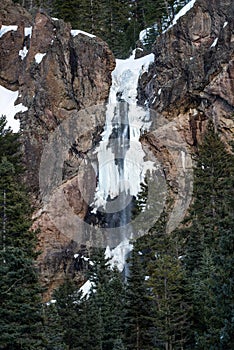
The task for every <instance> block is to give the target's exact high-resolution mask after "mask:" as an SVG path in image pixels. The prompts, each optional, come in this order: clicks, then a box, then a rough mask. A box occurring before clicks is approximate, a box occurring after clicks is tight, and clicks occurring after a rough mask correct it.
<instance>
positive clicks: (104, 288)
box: [89, 250, 124, 350]
mask: <svg viewBox="0 0 234 350" xmlns="http://www.w3.org/2000/svg"><path fill="white" fill-rule="evenodd" d="M91 259H92V262H93V266H92V268H91V271H90V275H89V280H90V281H91V282H92V284H93V287H92V290H91V295H90V297H89V299H90V300H92V301H93V302H94V304H95V308H96V317H99V322H100V325H102V329H101V334H102V349H103V350H109V349H112V348H113V346H114V343H115V342H116V341H117V339H122V338H123V312H124V286H123V281H122V278H121V275H120V273H119V271H118V270H117V269H116V268H114V269H113V270H112V269H111V267H110V264H109V259H106V258H105V256H104V253H103V252H102V251H101V250H100V251H98V252H95V254H94V255H93V257H92V258H91Z"/></svg>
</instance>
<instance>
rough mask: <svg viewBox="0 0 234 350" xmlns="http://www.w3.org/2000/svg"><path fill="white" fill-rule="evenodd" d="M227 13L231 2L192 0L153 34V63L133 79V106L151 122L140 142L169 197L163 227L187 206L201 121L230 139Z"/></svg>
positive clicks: (232, 95) (233, 63)
mask: <svg viewBox="0 0 234 350" xmlns="http://www.w3.org/2000/svg"><path fill="white" fill-rule="evenodd" d="M233 16H234V3H233V1H232V0H224V1H217V0H211V1H206V0H196V2H195V4H194V6H193V7H192V8H191V9H190V11H189V12H187V14H186V15H185V16H183V17H180V19H179V20H178V21H177V23H176V24H175V25H174V26H172V27H171V28H170V29H168V30H167V32H165V33H164V34H162V35H161V36H160V37H158V38H157V40H156V42H155V44H154V47H153V52H154V54H155V61H154V63H153V64H152V65H151V67H150V69H149V71H148V72H145V73H144V74H143V75H142V76H141V78H140V79H139V85H138V99H139V104H140V105H145V104H147V105H149V107H150V109H151V114H152V120H153V126H152V131H151V132H149V133H146V134H145V135H143V136H142V139H141V141H142V144H143V147H144V150H145V152H146V154H147V155H151V157H156V158H157V159H160V161H161V164H163V167H164V170H165V174H166V178H167V181H168V184H169V187H170V189H171V197H172V198H174V209H173V210H172V214H171V218H170V220H169V225H168V230H169V231H170V230H171V229H173V227H176V226H177V224H178V223H179V222H180V218H181V217H183V215H184V213H183V212H184V211H185V210H186V208H187V207H188V205H189V198H190V199H191V196H190V194H191V191H192V172H191V171H190V169H191V167H192V162H191V156H190V154H191V153H192V152H193V151H194V150H195V149H196V146H197V144H198V143H199V142H200V141H201V137H202V134H203V133H204V131H205V129H206V125H207V120H209V119H211V120H213V122H214V124H215V126H216V128H217V129H218V130H219V131H220V132H221V135H222V138H223V139H224V140H225V141H227V146H228V142H229V141H230V140H231V139H233V133H234V118H233V116H234V80H233V77H234V28H233V26H234V22H233ZM162 119H163V120H164V121H163V123H162V122H160V120H162ZM160 123H161V124H160ZM162 125H163V126H162ZM183 167H184V168H185V169H186V172H184V173H183ZM186 174H189V176H188V177H187V179H186ZM178 193H182V194H183V195H182V196H178Z"/></svg>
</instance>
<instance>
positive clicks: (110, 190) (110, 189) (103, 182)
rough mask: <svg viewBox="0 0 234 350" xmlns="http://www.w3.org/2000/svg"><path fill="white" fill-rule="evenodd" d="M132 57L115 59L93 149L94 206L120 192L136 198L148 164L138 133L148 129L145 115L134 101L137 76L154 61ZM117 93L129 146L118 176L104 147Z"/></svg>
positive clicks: (147, 115) (110, 153) (147, 116)
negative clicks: (102, 124) (122, 105)
mask: <svg viewBox="0 0 234 350" xmlns="http://www.w3.org/2000/svg"><path fill="white" fill-rule="evenodd" d="M134 55H135V52H133V54H132V56H131V57H129V58H128V59H126V60H117V61H116V68H115V70H114V71H113V73H112V86H111V90H110V94H109V103H108V106H107V112H106V125H105V130H104V132H103V134H102V141H101V142H100V145H99V147H98V148H97V156H98V163H99V174H98V180H99V181H98V187H97V191H96V195H95V201H94V203H95V206H96V207H99V206H103V207H105V204H106V199H107V197H108V196H110V198H114V197H116V196H117V195H118V194H119V193H120V191H125V192H126V193H129V194H130V195H134V196H136V195H137V193H138V192H139V191H140V183H141V182H142V181H143V180H144V175H145V172H146V170H147V169H146V168H147V167H148V166H149V164H148V163H145V162H144V157H145V153H144V152H143V150H142V147H141V143H140V142H139V138H140V135H141V132H143V131H144V130H145V129H147V128H149V126H150V121H149V112H148V111H146V110H143V109H142V108H140V107H138V106H137V103H136V98H137V83H138V79H139V76H140V75H141V74H142V73H143V72H145V71H147V70H148V67H149V65H150V63H151V62H153V61H154V54H150V55H147V56H145V57H142V58H139V59H134ZM118 93H121V98H122V99H123V100H124V101H126V102H127V103H128V106H129V107H128V108H129V110H128V119H129V126H130V147H129V149H128V150H127V151H126V154H125V157H124V175H123V176H122V177H121V176H120V174H119V171H118V167H117V166H116V165H115V162H114V158H115V155H114V154H113V152H112V149H111V148H110V147H108V142H109V137H110V135H111V133H112V119H113V116H114V111H115V108H116V107H117V104H116V103H117V98H116V96H117V94H118ZM116 142H117V141H116ZM146 165H147V166H146Z"/></svg>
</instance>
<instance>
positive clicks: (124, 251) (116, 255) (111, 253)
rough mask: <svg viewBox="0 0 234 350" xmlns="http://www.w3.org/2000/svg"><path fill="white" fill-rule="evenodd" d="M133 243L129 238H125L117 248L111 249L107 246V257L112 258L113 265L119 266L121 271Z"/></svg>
mask: <svg viewBox="0 0 234 350" xmlns="http://www.w3.org/2000/svg"><path fill="white" fill-rule="evenodd" d="M132 248H133V245H132V244H131V243H130V242H129V240H128V239H124V240H123V241H122V242H121V243H120V244H119V245H118V246H117V247H116V248H114V249H110V247H109V246H107V247H106V251H105V257H106V258H110V259H111V260H110V265H111V267H112V268H113V267H117V268H118V270H119V271H120V272H122V271H123V269H124V267H125V264H126V259H127V257H128V255H129V252H130V251H131V250H132Z"/></svg>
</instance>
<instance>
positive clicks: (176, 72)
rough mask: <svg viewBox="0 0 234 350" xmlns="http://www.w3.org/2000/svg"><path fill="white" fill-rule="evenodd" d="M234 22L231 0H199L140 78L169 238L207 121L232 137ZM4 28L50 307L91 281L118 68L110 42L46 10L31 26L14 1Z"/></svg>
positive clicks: (2, 20)
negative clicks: (108, 111) (101, 154)
mask: <svg viewBox="0 0 234 350" xmlns="http://www.w3.org/2000/svg"><path fill="white" fill-rule="evenodd" d="M233 16H234V4H233V1H232V0H222V1H217V0H210V1H209V2H208V3H207V1H206V0H196V2H195V4H194V6H193V8H192V9H191V10H190V11H189V12H188V13H187V14H186V16H183V17H181V18H180V19H179V20H178V22H177V24H176V25H174V26H173V27H172V28H170V29H169V30H168V31H167V32H165V33H164V34H162V35H161V36H160V37H159V38H158V39H157V40H156V42H155V45H154V48H153V52H154V54H155V62H154V64H152V65H151V66H150V69H149V71H148V72H145V73H144V74H143V75H142V76H141V77H140V79H139V85H138V101H139V104H140V105H145V104H147V105H148V106H149V107H150V109H151V115H152V121H153V123H152V128H151V131H150V132H146V133H144V134H143V135H142V137H141V142H142V145H143V148H144V150H145V153H146V158H147V159H148V160H152V161H154V160H155V159H157V161H158V162H159V163H160V164H161V166H162V170H163V172H164V174H165V178H166V181H167V184H168V185H169V195H170V198H172V199H173V203H171V202H170V203H169V204H168V210H169V212H170V217H169V222H168V231H171V230H173V228H175V227H176V226H178V225H179V223H180V221H181V218H182V217H183V216H184V215H185V213H186V210H187V209H188V206H189V204H190V201H191V195H192V160H191V153H192V152H193V150H194V148H196V146H197V143H198V142H199V141H200V139H201V136H202V133H203V132H204V130H205V127H206V124H207V120H208V119H210V118H212V119H213V121H214V123H215V125H216V127H217V129H219V130H220V131H221V132H222V137H223V138H224V140H226V141H229V140H230V139H231V138H232V137H233V132H234V122H233V113H234V93H233V92H234V80H233V78H234V60H233V59H234V57H233V56H234V55H233V49H234V32H233V25H234V23H233ZM0 25H16V26H17V28H16V29H17V30H15V31H12V30H11V31H8V32H7V33H5V34H4V35H2V36H1V37H0V85H2V86H4V87H5V88H7V89H10V90H13V91H19V94H18V99H17V101H16V103H22V104H23V105H24V106H25V107H27V110H26V111H25V112H23V113H19V114H18V115H17V118H19V119H20V122H21V141H22V150H23V154H24V161H25V165H26V169H27V174H26V179H25V180H26V182H27V184H28V187H29V189H30V191H31V194H32V201H33V204H34V205H35V208H36V210H35V213H34V224H33V227H34V228H35V229H39V243H38V249H40V251H41V252H42V253H41V254H40V256H39V259H38V267H39V271H40V274H41V281H42V283H43V285H44V287H45V288H47V292H46V293H45V300H47V299H48V298H49V297H50V296H51V292H52V291H53V289H54V288H55V287H57V286H58V285H59V284H60V283H61V282H62V281H63V280H64V278H65V276H66V275H67V274H70V275H72V276H73V278H75V279H76V280H77V281H82V278H83V277H82V276H83V275H82V272H81V268H85V267H86V262H85V261H86V260H85V259H83V258H82V256H83V254H84V252H85V249H86V247H87V245H88V244H89V243H90V245H91V244H92V241H94V239H95V237H91V235H87V231H86V226H85V225H86V223H85V220H86V218H87V215H88V214H90V212H88V210H90V207H91V206H90V204H91V201H92V200H93V194H94V191H95V188H96V181H97V180H96V177H97V175H96V172H95V167H94V166H93V164H94V163H95V157H96V156H95V152H93V149H94V148H95V146H96V144H97V142H98V141H99V140H100V134H101V132H102V130H103V125H104V121H105V102H106V101H107V98H108V94H109V88H110V85H111V72H112V70H113V69H114V67H115V60H114V57H113V55H112V53H111V51H110V50H109V48H108V47H107V45H106V44H105V43H104V42H103V41H102V40H101V39H99V38H96V37H93V36H89V35H85V34H82V33H77V32H71V28H70V26H69V24H66V23H64V22H63V21H61V20H56V19H52V18H50V17H48V16H47V15H46V14H45V13H43V12H38V13H37V14H36V16H35V18H32V17H31V15H30V14H28V13H27V12H26V11H25V10H24V9H22V8H21V7H20V6H19V5H16V4H13V2H12V1H11V0H5V1H4V5H1V9H0ZM139 48H140V46H139ZM140 52H141V50H140ZM87 213H88V214H87ZM88 216H89V220H90V221H92V216H93V220H94V221H95V215H88ZM93 224H95V223H93ZM90 225H92V223H91V224H90ZM83 242H85V243H86V246H84V245H83V244H82V243H83Z"/></svg>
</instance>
